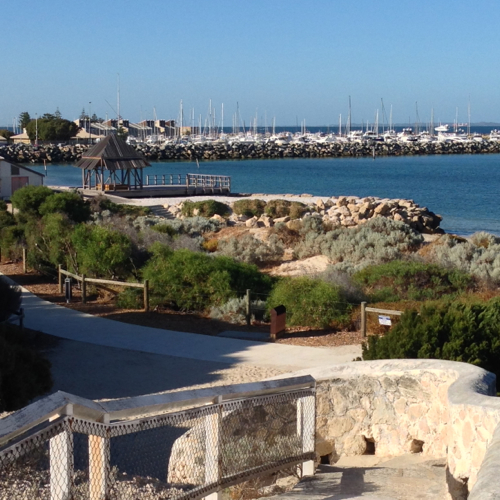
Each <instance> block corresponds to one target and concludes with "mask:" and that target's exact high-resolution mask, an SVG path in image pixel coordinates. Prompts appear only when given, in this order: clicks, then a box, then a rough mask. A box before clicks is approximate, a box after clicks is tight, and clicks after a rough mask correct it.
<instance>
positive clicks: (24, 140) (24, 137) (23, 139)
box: [10, 128, 31, 144]
mask: <svg viewBox="0 0 500 500" xmlns="http://www.w3.org/2000/svg"><path fill="white" fill-rule="evenodd" d="M10 140H11V141H12V142H13V143H14V144H31V141H30V138H29V137H28V133H27V132H26V129H25V128H23V132H22V133H21V134H17V135H13V136H12V137H11V138H10Z"/></svg>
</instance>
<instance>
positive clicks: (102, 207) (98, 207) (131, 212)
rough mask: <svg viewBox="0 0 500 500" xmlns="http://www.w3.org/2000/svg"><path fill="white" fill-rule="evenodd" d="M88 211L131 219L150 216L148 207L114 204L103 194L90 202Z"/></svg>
mask: <svg viewBox="0 0 500 500" xmlns="http://www.w3.org/2000/svg"><path fill="white" fill-rule="evenodd" d="M90 210H91V212H96V213H98V214H101V213H102V212H104V211H109V212H110V213H112V214H115V215H119V216H130V217H132V218H136V217H144V216H147V215H150V214H151V209H150V208H149V207H141V206H135V205H126V204H122V203H120V204H118V203H114V202H112V201H111V200H110V199H109V198H107V197H106V196H105V195H103V194H98V195H97V196H94V197H93V198H92V199H91V200H90Z"/></svg>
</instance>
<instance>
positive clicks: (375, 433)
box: [294, 360, 500, 499]
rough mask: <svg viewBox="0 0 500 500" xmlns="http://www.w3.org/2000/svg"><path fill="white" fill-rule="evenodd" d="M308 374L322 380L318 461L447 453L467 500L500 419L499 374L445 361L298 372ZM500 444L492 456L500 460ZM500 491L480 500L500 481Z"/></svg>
mask: <svg viewBox="0 0 500 500" xmlns="http://www.w3.org/2000/svg"><path fill="white" fill-rule="evenodd" d="M306 373H308V374H311V375H312V376H313V377H314V378H315V379H316V380H317V407H316V408H317V415H316V426H317V432H316V452H317V456H318V459H319V457H328V458H329V459H330V460H331V461H333V462H334V461H335V460H336V459H338V457H340V456H341V455H360V454H365V453H367V454H368V453H374V454H375V455H379V456H397V455H401V454H404V453H409V452H421V453H423V454H425V455H428V456H432V457H446V458H447V464H448V478H449V481H448V483H449V486H450V489H451V490H453V491H454V493H453V498H455V499H458V498H465V496H463V495H464V494H465V493H464V491H465V490H470V489H471V488H472V487H473V486H474V484H475V483H476V480H477V477H478V472H479V471H480V469H481V467H482V463H483V460H484V457H485V454H486V451H487V449H488V447H489V445H490V444H491V443H492V439H493V435H494V432H495V429H497V427H498V424H499V422H500V399H498V398H496V397H492V396H495V394H496V389H495V377H494V375H492V374H491V373H489V372H486V371H485V370H482V369H481V368H477V367H474V366H472V365H468V364H465V363H456V362H451V361H439V360H391V361H366V362H359V363H350V364H346V365H336V366H332V367H330V368H318V369H315V370H303V371H301V372H298V373H297V374H294V375H299V374H301V375H303V374H306ZM498 432H500V431H498ZM498 432H497V434H498ZM498 441H499V443H498V445H497V446H496V449H497V450H498V451H496V452H495V451H493V450H492V452H491V453H492V454H493V456H494V458H493V459H490V461H492V460H496V457H499V460H500V435H499V436H498ZM497 474H498V472H497ZM476 490H477V489H476V488H475V489H474V492H473V493H474V494H476ZM497 495H498V496H496V497H482V496H481V497H479V496H478V497H474V498H481V499H482V498H500V485H499V486H498V487H497ZM471 498H473V497H472V496H471Z"/></svg>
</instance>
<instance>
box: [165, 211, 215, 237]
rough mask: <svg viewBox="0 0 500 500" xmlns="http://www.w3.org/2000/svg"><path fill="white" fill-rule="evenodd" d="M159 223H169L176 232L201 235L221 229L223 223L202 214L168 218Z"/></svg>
mask: <svg viewBox="0 0 500 500" xmlns="http://www.w3.org/2000/svg"><path fill="white" fill-rule="evenodd" d="M157 225H168V226H170V227H171V228H172V229H173V231H174V234H187V235H189V236H201V235H202V234H204V233H215V232H217V231H219V230H220V227H221V223H220V222H219V221H218V220H216V219H207V218H205V217H200V216H196V217H187V218H186V219H174V220H168V221H164V222H161V223H159V224H157Z"/></svg>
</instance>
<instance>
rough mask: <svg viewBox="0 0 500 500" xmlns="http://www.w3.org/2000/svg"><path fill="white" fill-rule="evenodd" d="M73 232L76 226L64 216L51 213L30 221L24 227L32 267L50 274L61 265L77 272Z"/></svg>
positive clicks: (29, 261)
mask: <svg viewBox="0 0 500 500" xmlns="http://www.w3.org/2000/svg"><path fill="white" fill-rule="evenodd" d="M73 231H74V224H73V223H72V222H71V221H70V220H69V219H68V217H66V216H65V215H64V214H60V213H51V214H47V215H45V216H44V217H42V218H36V219H35V218H33V219H30V220H29V221H28V222H27V223H26V225H25V226H24V238H25V241H26V246H27V248H28V264H29V265H30V267H32V268H33V269H37V270H39V271H42V272H48V273H50V272H51V271H52V272H54V271H55V269H57V266H58V265H59V264H61V265H62V266H63V267H64V268H66V269H68V268H69V269H71V270H75V263H76V261H75V258H76V255H75V249H74V246H73V242H72V234H73Z"/></svg>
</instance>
